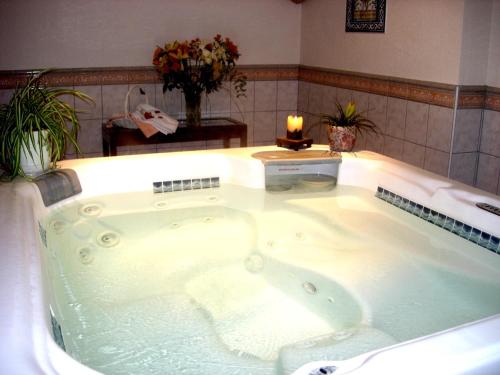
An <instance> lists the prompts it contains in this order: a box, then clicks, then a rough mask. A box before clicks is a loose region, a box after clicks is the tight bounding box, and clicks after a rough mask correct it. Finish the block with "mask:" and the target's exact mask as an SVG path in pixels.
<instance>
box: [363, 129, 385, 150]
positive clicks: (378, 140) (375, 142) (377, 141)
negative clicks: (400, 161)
mask: <svg viewBox="0 0 500 375" xmlns="http://www.w3.org/2000/svg"><path fill="white" fill-rule="evenodd" d="M384 138H385V137H384V136H383V135H382V134H370V136H369V137H367V138H366V144H365V148H366V150H368V151H373V152H378V153H379V154H382V153H383V152H384Z"/></svg>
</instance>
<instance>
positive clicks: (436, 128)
mask: <svg viewBox="0 0 500 375" xmlns="http://www.w3.org/2000/svg"><path fill="white" fill-rule="evenodd" d="M452 127H453V109H451V108H445V107H438V106H435V105H431V106H430V107H429V126H428V130H427V143H426V145H427V146H428V147H431V148H434V149H437V150H440V151H445V152H448V151H450V146H451V132H452Z"/></svg>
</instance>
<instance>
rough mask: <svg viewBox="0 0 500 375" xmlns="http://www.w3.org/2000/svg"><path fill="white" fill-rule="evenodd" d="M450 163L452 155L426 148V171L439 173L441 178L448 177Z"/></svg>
mask: <svg viewBox="0 0 500 375" xmlns="http://www.w3.org/2000/svg"><path fill="white" fill-rule="evenodd" d="M449 161H450V154H449V153H448V152H443V151H439V150H434V149H432V148H428V147H426V148H425V161H424V169H426V170H428V171H430V172H433V173H437V174H439V175H441V176H445V177H447V176H448V163H449Z"/></svg>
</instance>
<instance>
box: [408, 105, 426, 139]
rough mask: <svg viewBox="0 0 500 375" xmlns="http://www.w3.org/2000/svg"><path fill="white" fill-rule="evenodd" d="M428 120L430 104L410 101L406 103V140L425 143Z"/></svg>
mask: <svg viewBox="0 0 500 375" xmlns="http://www.w3.org/2000/svg"><path fill="white" fill-rule="evenodd" d="M428 120H429V104H425V103H417V102H412V101H408V103H407V105H406V126H405V135H404V138H405V140H407V141H410V142H413V143H417V144H419V145H425V143H426V140H427V123H428Z"/></svg>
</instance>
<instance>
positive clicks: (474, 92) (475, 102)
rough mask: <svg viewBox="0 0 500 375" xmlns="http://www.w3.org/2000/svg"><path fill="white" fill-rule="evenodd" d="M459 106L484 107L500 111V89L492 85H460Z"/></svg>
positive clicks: (462, 107) (461, 107) (463, 107)
mask: <svg viewBox="0 0 500 375" xmlns="http://www.w3.org/2000/svg"><path fill="white" fill-rule="evenodd" d="M458 108H460V109H465V108H467V109H469V108H479V109H481V108H484V109H489V110H492V111H499V112H500V89H499V88H496V87H491V86H460V90H459V94H458Z"/></svg>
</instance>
